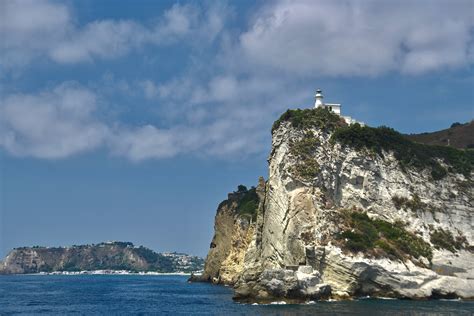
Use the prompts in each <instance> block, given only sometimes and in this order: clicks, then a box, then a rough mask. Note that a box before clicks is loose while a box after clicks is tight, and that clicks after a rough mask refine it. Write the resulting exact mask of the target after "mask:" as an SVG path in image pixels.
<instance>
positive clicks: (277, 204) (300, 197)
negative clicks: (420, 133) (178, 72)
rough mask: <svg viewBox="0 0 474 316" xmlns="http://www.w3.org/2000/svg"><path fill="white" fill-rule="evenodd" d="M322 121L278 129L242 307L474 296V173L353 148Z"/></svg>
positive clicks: (246, 265) (246, 263) (240, 289)
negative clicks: (273, 302) (269, 303)
mask: <svg viewBox="0 0 474 316" xmlns="http://www.w3.org/2000/svg"><path fill="white" fill-rule="evenodd" d="M307 111H313V112H306V113H312V114H314V113H315V112H314V111H315V110H307ZM318 115H321V116H322V118H318ZM315 118H317V119H319V120H320V121H319V123H314V122H313V123H311V122H310V123H308V124H306V123H305V124H303V123H301V122H299V121H297V122H296V124H295V122H294V121H292V119H291V117H289V118H288V117H286V119H281V120H280V121H279V122H278V124H276V126H275V129H274V131H273V135H272V136H273V138H272V150H271V154H270V157H269V178H268V181H267V182H266V183H261V184H260V186H259V188H260V190H261V191H262V197H261V199H260V205H259V209H258V214H257V219H256V223H253V224H252V225H253V226H254V227H252V229H251V230H250V231H251V234H252V236H251V238H249V236H248V235H245V234H244V235H245V236H246V237H245V242H244V245H245V247H246V249H245V250H242V247H241V246H242V244H240V248H239V249H240V250H239V251H240V252H239V253H241V257H242V258H244V259H243V260H239V261H238V262H236V263H235V265H237V267H234V268H233V270H232V271H234V272H235V273H234V274H233V275H229V274H228V273H227V275H226V280H227V283H231V284H234V287H235V293H236V298H237V299H241V300H251V301H252V300H253V301H265V300H271V299H274V298H284V299H288V300H291V299H296V300H302V299H303V300H305V299H318V298H329V297H333V298H351V297H355V296H365V295H370V296H379V297H381V296H383V297H398V298H430V297H431V298H441V297H447V298H451V297H460V298H474V279H473V278H474V265H473V264H472V262H474V253H473V251H472V249H473V247H472V246H471V245H473V237H474V236H473V224H474V209H473V205H472V203H473V200H474V199H473V196H474V194H473V191H474V189H473V182H472V180H471V179H472V176H473V172H472V171H471V170H470V169H468V171H467V172H463V173H461V172H459V171H458V169H456V168H453V167H452V166H451V165H450V163H451V162H450V161H446V159H443V157H440V158H437V157H431V158H430V159H433V161H434V162H433V163H431V164H426V166H422V167H420V166H419V165H418V166H417V165H416V164H415V163H414V164H413V165H410V163H409V164H407V163H405V164H404V163H402V162H401V161H400V157H399V156H397V153H396V152H394V151H393V150H390V147H389V149H386V148H375V149H374V148H370V146H367V147H368V148H366V147H362V148H361V147H357V146H352V145H351V144H350V143H349V144H348V143H347V142H346V143H345V145H343V143H344V142H339V141H337V140H336V141H335V140H334V137H331V136H332V135H333V134H334V131H335V130H336V129H340V128H345V127H344V126H343V125H344V123H342V122H337V120H338V119H337V118H336V117H334V116H332V115H331V114H327V113H323V112H321V111H320V112H319V113H316V116H315ZM325 120H326V121H325ZM327 120H328V121H327ZM328 124H329V125H328ZM331 124H332V125H331ZM401 146H404V145H403V144H402V145H401ZM421 146H422V145H421ZM382 147H383V146H382ZM408 152H409V153H410V151H408ZM454 153H457V152H454ZM413 155H416V153H414V154H413ZM460 155H461V156H462V153H461V154H460ZM463 159H464V158H463ZM430 161H431V160H430ZM421 163H426V161H425V162H423V161H421ZM471 163H472V161H468V162H465V165H467V166H468V167H470V164H471ZM435 165H436V166H435ZM435 167H436V168H435ZM439 169H441V170H442V171H443V172H441V176H439V175H438V176H437V174H436V173H435V172H436V171H437V170H438V171H439ZM444 171H447V172H444ZM435 179H436V180H435ZM217 226H218V223H217V217H216V231H217V230H219V228H218V227H217ZM246 233H247V231H246ZM233 234H234V235H235V232H234V233H233ZM234 243H235V241H234ZM231 248H232V247H231ZM211 251H212V250H211ZM228 251H229V252H232V251H234V252H235V250H232V249H229V250H228ZM212 260H213V254H212V252H210V254H209V256H208V258H207V261H208V264H207V266H209V263H210V262H211V261H212ZM220 262H222V259H220ZM216 273H218V272H216Z"/></svg>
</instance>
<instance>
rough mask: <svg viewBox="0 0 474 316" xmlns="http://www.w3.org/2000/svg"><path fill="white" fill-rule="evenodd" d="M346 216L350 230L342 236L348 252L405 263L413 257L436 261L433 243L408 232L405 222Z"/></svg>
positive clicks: (358, 214) (351, 213) (349, 213)
mask: <svg viewBox="0 0 474 316" xmlns="http://www.w3.org/2000/svg"><path fill="white" fill-rule="evenodd" d="M342 215H343V219H344V226H345V228H346V229H345V230H344V231H343V232H341V233H340V235H339V237H340V239H341V240H343V241H344V243H343V248H345V249H346V250H350V251H353V252H359V251H360V252H363V253H365V254H367V255H369V256H374V257H389V258H392V259H399V260H401V261H405V260H406V259H409V258H410V257H413V258H416V259H418V258H420V257H425V258H427V259H428V260H429V261H431V259H432V258H433V253H432V250H431V247H430V244H428V243H427V242H425V241H424V240H423V239H422V238H420V237H418V236H416V235H415V234H413V233H410V232H408V231H407V230H405V228H404V227H403V225H402V224H401V223H396V224H391V223H389V222H387V221H384V220H380V219H370V218H369V217H368V216H367V214H366V213H362V212H358V211H343V212H342Z"/></svg>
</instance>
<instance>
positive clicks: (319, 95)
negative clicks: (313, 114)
mask: <svg viewBox="0 0 474 316" xmlns="http://www.w3.org/2000/svg"><path fill="white" fill-rule="evenodd" d="M314 99H315V100H314V108H315V109H318V108H324V109H328V110H329V111H331V112H333V113H334V114H337V115H339V116H340V117H342V118H343V119H344V121H346V123H347V124H349V125H350V124H354V123H359V124H360V125H362V126H365V124H364V123H363V122H358V121H356V120H355V119H353V118H352V117H350V116H344V115H341V104H340V103H325V102H324V97H323V92H322V91H321V89H318V90H316V94H315V95H314Z"/></svg>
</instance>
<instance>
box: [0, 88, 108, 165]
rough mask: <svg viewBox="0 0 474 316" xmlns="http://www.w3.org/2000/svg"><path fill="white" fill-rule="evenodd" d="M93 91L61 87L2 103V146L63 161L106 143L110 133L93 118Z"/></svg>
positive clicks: (0, 119) (0, 123)
mask: <svg viewBox="0 0 474 316" xmlns="http://www.w3.org/2000/svg"><path fill="white" fill-rule="evenodd" d="M96 106H97V100H96V96H95V94H94V93H93V92H91V91H89V90H87V89H84V88H82V87H79V86H77V85H74V84H62V85H59V86H58V87H56V88H54V89H53V90H52V91H43V92H40V93H38V94H15V95H11V96H8V97H6V98H5V99H3V100H1V103H0V145H2V146H3V147H4V148H5V149H6V150H7V151H9V152H10V153H12V154H13V155H18V156H34V157H38V158H63V157H67V156H70V155H73V154H77V153H80V152H83V151H87V150H91V149H94V148H97V147H99V146H100V145H102V144H103V142H104V140H105V138H106V137H107V135H108V133H109V130H108V128H107V126H105V125H104V124H103V123H101V122H99V121H97V120H96V119H95V118H94V112H95V110H96Z"/></svg>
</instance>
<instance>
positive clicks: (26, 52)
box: [0, 0, 227, 68]
mask: <svg viewBox="0 0 474 316" xmlns="http://www.w3.org/2000/svg"><path fill="white" fill-rule="evenodd" d="M0 8H1V9H2V10H1V12H2V14H1V19H0V37H1V38H2V61H1V62H0V64H2V65H3V66H4V67H6V68H12V67H16V66H19V65H21V66H23V65H27V64H28V63H29V62H31V61H32V60H33V59H34V58H37V57H47V58H50V59H52V60H53V61H55V62H57V63H64V64H67V63H77V62H88V61H92V60H94V59H96V58H100V59H108V58H116V57H120V56H123V55H125V54H127V53H128V52H130V51H131V50H133V49H137V48H140V47H143V46H144V45H170V44H174V43H177V42H178V41H183V43H186V42H187V43H189V45H191V46H192V45H194V44H193V42H194V41H196V40H197V41H198V42H199V41H201V42H202V41H203V40H205V41H208V42H209V41H212V40H214V39H215V37H216V36H217V34H218V33H219V32H220V31H222V29H223V25H224V20H225V18H226V15H227V12H226V7H225V6H214V7H212V8H209V10H207V9H206V10H205V9H204V8H203V7H200V6H197V5H196V6H194V5H179V4H175V5H173V6H172V7H171V8H170V9H169V10H167V11H165V12H164V13H163V15H162V16H160V17H158V18H157V19H156V22H155V23H153V24H151V25H145V24H142V23H139V22H136V21H133V20H97V21H93V22H90V23H88V24H85V25H84V26H78V25H77V24H76V23H75V19H74V17H73V16H72V14H71V12H70V10H69V8H68V7H67V6H66V5H64V4H61V3H58V2H55V1H47V0H38V1H32V0H15V1H13V0H12V1H3V2H2V3H1V4H0Z"/></svg>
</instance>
